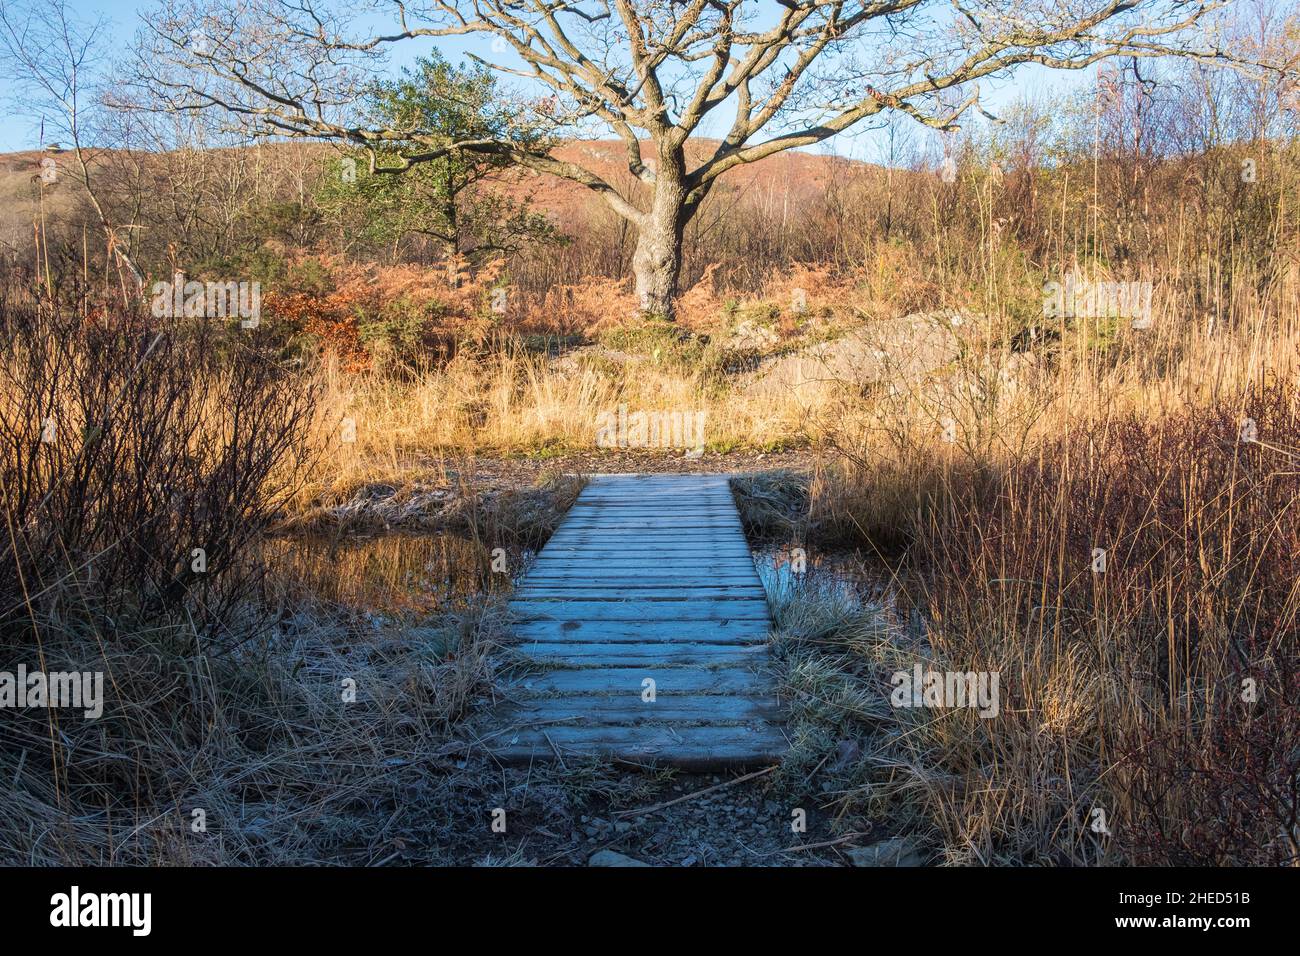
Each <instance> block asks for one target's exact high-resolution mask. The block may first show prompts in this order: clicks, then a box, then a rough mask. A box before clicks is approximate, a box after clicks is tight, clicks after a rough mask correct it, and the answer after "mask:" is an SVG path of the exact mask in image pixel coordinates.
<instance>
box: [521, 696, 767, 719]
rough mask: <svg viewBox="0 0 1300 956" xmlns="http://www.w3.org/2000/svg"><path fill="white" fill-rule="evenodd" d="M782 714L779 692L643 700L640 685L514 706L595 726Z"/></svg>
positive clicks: (530, 714)
mask: <svg viewBox="0 0 1300 956" xmlns="http://www.w3.org/2000/svg"><path fill="white" fill-rule="evenodd" d="M779 715H780V708H779V705H778V703H777V701H776V699H775V698H772V699H768V698H763V697H738V696H734V695H725V696H723V695H717V694H712V695H710V694H676V695H672V696H668V695H661V694H659V692H658V688H657V687H656V691H655V698H654V700H653V701H647V700H643V699H642V696H641V688H640V686H638V687H636V688H635V689H634V690H632V691H629V692H627V693H625V694H623V695H621V696H610V695H606V696H601V697H597V696H592V695H589V694H588V695H579V696H573V697H570V696H563V697H542V698H536V699H533V700H526V701H523V702H522V703H519V704H517V705H515V706H514V707H512V708H511V719H512V720H513V721H514V722H515V723H519V724H525V725H527V724H536V723H538V722H545V723H547V724H552V723H561V722H573V723H582V724H586V725H590V726H593V727H595V726H619V725H621V726H633V727H635V726H637V725H640V724H656V723H673V724H713V725H720V724H744V723H750V722H752V721H758V720H770V719H772V718H774V717H778V716H779Z"/></svg>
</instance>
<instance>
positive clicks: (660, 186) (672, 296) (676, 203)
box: [632, 151, 692, 321]
mask: <svg viewBox="0 0 1300 956" xmlns="http://www.w3.org/2000/svg"><path fill="white" fill-rule="evenodd" d="M658 167H659V168H658V170H657V171H656V178H655V189H654V197H653V199H652V200H651V203H650V209H649V210H648V211H647V212H646V213H645V215H644V217H643V218H642V219H641V221H640V223H639V224H638V231H637V239H636V250H635V251H634V252H633V254H632V274H633V275H634V276H635V277H636V296H637V303H638V307H639V309H640V311H641V315H642V317H644V318H663V319H668V320H669V321H672V320H673V319H675V318H676V312H677V307H676V299H677V282H678V279H679V278H680V277H681V271H682V237H683V235H684V234H685V231H686V223H687V221H688V220H689V219H690V214H691V211H692V210H691V209H690V207H689V206H688V204H687V201H686V200H687V185H686V163H685V157H684V156H683V155H682V154H681V153H680V151H678V153H677V154H676V155H672V154H669V155H664V154H663V153H661V154H660V158H659V164H658Z"/></svg>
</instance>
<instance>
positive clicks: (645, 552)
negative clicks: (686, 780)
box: [490, 475, 786, 769]
mask: <svg viewBox="0 0 1300 956" xmlns="http://www.w3.org/2000/svg"><path fill="white" fill-rule="evenodd" d="M510 608H511V613H512V618H513V619H514V621H515V622H516V623H515V626H514V627H515V632H516V634H517V635H518V637H519V638H520V644H519V646H518V648H517V649H518V650H519V651H520V652H521V653H522V654H523V655H525V656H526V658H528V659H529V663H530V664H536V665H537V666H536V668H535V669H534V668H530V670H532V671H533V673H530V674H529V675H528V676H526V677H523V678H520V679H519V680H518V681H517V682H516V683H515V684H514V686H513V687H512V688H511V689H510V692H509V693H510V697H511V699H512V700H513V701H515V702H517V703H516V704H514V705H512V706H511V708H510V711H509V713H508V714H507V715H506V719H507V720H508V721H509V722H510V725H511V727H510V729H509V730H507V731H505V732H504V733H501V734H499V735H497V736H496V737H495V738H494V739H493V740H492V741H491V744H490V745H491V747H492V749H493V751H494V752H495V753H496V755H497V756H498V758H500V759H502V760H505V761H510V762H520V761H522V762H527V761H531V760H551V759H556V758H560V759H564V758H565V757H567V756H568V755H571V754H576V755H583V754H598V755H601V756H605V757H609V758H613V759H616V760H621V761H629V762H634V763H641V764H650V763H654V764H660V765H670V766H677V767H685V768H694V769H717V768H722V767H740V766H755V765H763V764H769V763H774V762H776V760H777V759H779V756H780V754H781V753H782V752H783V751H784V750H785V747H786V741H785V737H784V735H783V734H782V731H781V726H780V723H779V711H778V708H777V702H776V695H775V688H774V683H773V681H772V680H771V679H770V678H769V677H767V676H766V675H765V674H764V665H765V664H766V663H767V659H768V650H767V637H768V632H769V629H770V626H771V619H770V616H769V613H768V605H767V598H766V595H765V592H764V589H763V585H762V582H761V581H760V580H759V577H758V572H757V571H756V570H755V568H754V562H753V559H752V558H751V556H750V552H749V547H748V545H747V543H746V541H745V536H744V534H743V532H742V530H741V526H740V516H739V515H738V514H737V512H736V505H735V502H734V501H733V500H732V497H731V491H730V488H729V486H728V481H727V476H725V475H633V476H623V475H606V476H599V477H596V478H593V479H592V480H591V481H590V483H589V484H588V485H587V487H586V488H585V489H583V492H582V494H581V495H580V496H579V497H578V500H577V501H576V502H575V504H574V505H573V508H572V509H571V510H570V511H569V513H568V515H567V516H566V517H565V519H564V521H563V522H562V523H561V525H560V527H559V528H558V529H557V530H556V532H555V534H554V535H553V536H552V538H551V540H550V541H549V542H548V543H547V544H546V547H545V548H544V549H543V550H542V552H541V553H540V554H539V555H538V558H537V561H536V563H535V564H534V565H533V567H532V569H531V570H530V572H529V573H528V575H527V576H526V578H525V579H524V581H523V583H522V584H521V586H520V587H519V589H518V590H517V591H516V593H515V596H514V598H513V600H512V601H511V604H510Z"/></svg>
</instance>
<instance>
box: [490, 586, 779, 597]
mask: <svg viewBox="0 0 1300 956" xmlns="http://www.w3.org/2000/svg"><path fill="white" fill-rule="evenodd" d="M515 596H516V597H519V598H526V599H528V600H530V601H536V600H544V599H547V598H576V599H580V600H585V599H590V598H604V599H608V600H611V601H617V600H620V599H635V600H639V601H660V600H666V601H671V600H681V598H682V597H684V596H689V597H723V598H726V597H747V598H757V599H759V600H763V601H766V600H767V592H766V591H764V590H763V588H762V586H761V585H758V584H731V585H712V586H711V585H697V586H696V587H693V588H681V587H673V586H671V585H669V586H667V587H652V586H648V585H623V586H619V587H608V586H602V585H594V584H587V585H583V584H577V583H570V584H561V585H558V586H547V585H542V584H530V585H526V586H525V587H522V588H519V589H518V590H516V591H515Z"/></svg>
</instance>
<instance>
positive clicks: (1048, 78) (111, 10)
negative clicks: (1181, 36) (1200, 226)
mask: <svg viewBox="0 0 1300 956" xmlns="http://www.w3.org/2000/svg"><path fill="white" fill-rule="evenodd" d="M68 5H69V7H70V8H71V9H72V10H73V11H75V12H76V13H77V14H78V15H79V16H81V17H82V18H85V19H94V18H96V17H98V16H103V17H105V18H106V19H107V20H108V21H110V27H111V35H112V40H113V46H114V47H116V48H123V47H124V46H125V45H126V44H127V43H129V42H130V40H131V38H132V37H133V36H134V34H135V32H136V30H137V28H138V26H139V24H140V16H141V14H147V12H148V11H149V10H150V9H152V7H153V6H154V3H153V0H68ZM367 19H371V17H361V18H358V22H359V23H364V22H365V21H366V20H367ZM384 22H386V23H387V22H391V21H387V20H385V21H384ZM435 46H437V47H438V48H440V49H441V50H442V52H443V54H444V55H445V56H446V57H447V58H448V59H450V60H453V61H457V60H459V59H461V57H462V56H463V54H464V53H465V51H467V50H481V51H482V52H483V53H484V55H485V56H486V55H487V54H488V51H487V44H486V41H484V40H482V39H477V38H475V39H461V38H457V39H455V40H438V41H435V40H433V39H424V38H418V39H415V40H411V41H406V42H404V43H401V44H397V45H396V47H395V48H394V51H393V58H392V60H391V63H392V65H393V69H394V70H396V69H397V67H399V66H402V65H406V64H409V63H410V62H412V61H413V60H414V59H415V58H416V57H418V56H421V55H424V54H426V53H427V52H428V51H430V50H431V49H433V48H434V47H435ZM1088 77H1089V75H1088V74H1084V73H1063V72H1060V71H1051V70H1044V69H1039V68H1034V69H1032V70H1024V71H1021V72H1020V73H1018V74H1017V76H1016V77H1015V78H1014V79H1013V80H1007V81H1002V82H1001V83H998V84H990V83H988V82H987V81H986V82H985V83H984V84H983V86H982V87H981V95H982V101H983V103H984V104H985V106H986V108H988V109H990V110H991V111H992V112H994V113H996V112H997V110H998V109H999V108H1001V107H1002V106H1004V105H1005V104H1006V103H1008V102H1010V101H1012V100H1014V99H1016V98H1017V96H1018V95H1020V94H1021V93H1022V92H1026V93H1027V92H1032V94H1033V95H1035V96H1042V95H1043V94H1044V93H1050V92H1052V91H1055V90H1066V89H1069V88H1071V87H1077V86H1079V85H1080V84H1082V83H1086V82H1087V81H1088ZM0 108H4V109H5V112H4V113H2V114H0V152H7V151H11V150H20V149H34V148H36V147H37V146H38V145H39V126H38V125H37V124H34V123H32V122H31V121H29V120H28V119H27V118H26V117H19V116H14V115H12V114H10V113H9V112H8V110H7V108H5V107H0ZM710 121H712V128H709V123H710ZM726 122H727V118H726V117H725V116H722V115H713V116H710V117H708V118H706V122H705V124H704V126H703V127H702V128H701V130H700V135H703V136H710V135H720V133H721V132H722V131H724V130H725V124H726ZM925 135H930V134H928V133H925V132H924V131H918V134H917V140H918V141H920V140H921V138H922V137H923V136H925ZM881 140H882V137H881V136H880V135H879V134H877V133H875V132H873V131H865V132H859V133H853V132H850V133H848V134H844V135H841V136H839V137H836V138H835V139H834V140H832V141H830V142H829V143H826V144H822V145H821V146H819V147H817V149H820V150H833V151H834V152H837V153H839V154H841V155H844V156H849V157H853V158H857V159H878V158H879V157H880V155H881V148H882V146H881Z"/></svg>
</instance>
